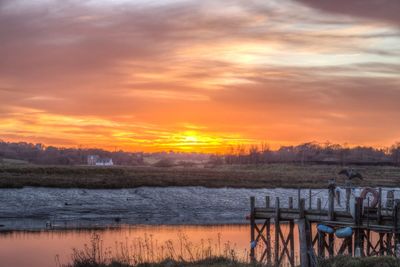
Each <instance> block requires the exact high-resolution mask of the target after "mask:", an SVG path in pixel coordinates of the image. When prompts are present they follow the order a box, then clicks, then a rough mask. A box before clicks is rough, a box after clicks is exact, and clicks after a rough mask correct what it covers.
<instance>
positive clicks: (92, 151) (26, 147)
mask: <svg viewBox="0 0 400 267" xmlns="http://www.w3.org/2000/svg"><path fill="white" fill-rule="evenodd" d="M89 155H96V156H99V157H100V158H110V159H112V161H113V163H114V164H115V165H129V166H137V165H148V163H145V161H144V158H145V157H151V158H153V159H154V160H157V161H160V162H159V163H158V164H159V165H162V164H164V165H166V162H167V160H169V161H170V163H169V165H171V166H174V165H175V162H177V163H179V164H180V165H185V164H186V165H190V164H191V162H190V161H189V162H186V161H185V160H192V161H193V160H196V161H207V160H208V159H209V154H199V153H182V152H174V151H168V152H155V153H144V152H135V153H133V152H125V151H122V150H119V151H114V152H111V151H106V150H103V149H97V148H63V147H54V146H45V145H43V144H32V143H27V142H16V143H12V142H5V141H1V140H0V163H1V161H2V160H3V159H13V160H23V161H27V162H29V163H33V164H43V165H86V164H87V163H88V156H89ZM169 165H168V166H169ZM155 166H157V164H155Z"/></svg>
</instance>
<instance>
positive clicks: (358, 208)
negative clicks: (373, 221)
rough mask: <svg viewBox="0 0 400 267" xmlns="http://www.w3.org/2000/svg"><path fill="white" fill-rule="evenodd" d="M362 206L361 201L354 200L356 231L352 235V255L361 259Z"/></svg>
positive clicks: (362, 237)
mask: <svg viewBox="0 0 400 267" xmlns="http://www.w3.org/2000/svg"><path fill="white" fill-rule="evenodd" d="M362 205H363V199H362V198H360V197H357V198H356V203H355V218H354V224H355V225H356V231H355V233H354V250H355V251H354V255H355V256H356V257H362V256H363V254H364V244H363V243H364V240H363V239H364V233H363V231H362V230H361V225H362Z"/></svg>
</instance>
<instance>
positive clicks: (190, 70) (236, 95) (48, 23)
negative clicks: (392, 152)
mask: <svg viewBox="0 0 400 267" xmlns="http://www.w3.org/2000/svg"><path fill="white" fill-rule="evenodd" d="M332 2H333V1H332ZM334 2H335V4H334V5H333V4H330V3H331V2H330V1H317V0H287V1H280V0H279V1H278V0H269V1H265V0H259V1H258V0H246V1H239V0H237V1H235V0H234V1H228V0H218V1H216V0H203V1H195V0H163V1H161V0H159V1H144V0H134V1H127V0H117V1H111V0H98V1H89V0H85V1H78V0H68V1H51V0H38V1H22V0H0V100H1V105H0V138H1V139H3V140H6V141H29V142H41V143H45V144H47V145H57V146H78V145H81V146H84V147H101V148H106V149H115V148H118V149H124V150H128V151H139V150H143V151H161V150H171V149H172V150H181V151H199V152H215V151H223V150H225V149H226V148H227V147H229V146H230V145H236V144H239V143H240V144H252V143H260V142H268V143H269V144H270V145H271V146H272V147H273V148H276V147H278V146H280V145H288V144H298V143H302V142H307V141H319V142H324V141H326V140H330V141H331V142H335V143H345V142H346V143H349V144H359V145H373V146H387V145H390V144H392V143H394V142H395V141H399V140H400V123H399V118H400V106H399V102H400V17H399V16H398V14H400V3H399V2H398V1H397V0H386V1H385V4H384V5H382V4H379V3H378V2H377V1H374V0H365V1H345V0H337V1H334ZM349 2H350V3H349Z"/></svg>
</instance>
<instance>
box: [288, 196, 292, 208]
mask: <svg viewBox="0 0 400 267" xmlns="http://www.w3.org/2000/svg"><path fill="white" fill-rule="evenodd" d="M289 209H293V197H289Z"/></svg>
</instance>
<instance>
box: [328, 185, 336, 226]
mask: <svg viewBox="0 0 400 267" xmlns="http://www.w3.org/2000/svg"><path fill="white" fill-rule="evenodd" d="M334 201H335V182H329V203H328V205H329V206H328V220H329V221H333V220H334V219H335V202H334Z"/></svg>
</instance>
